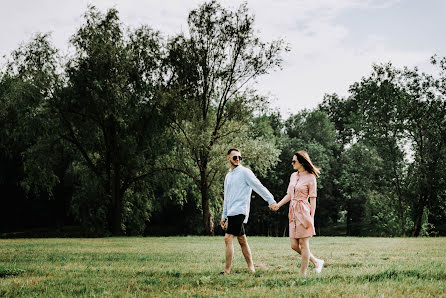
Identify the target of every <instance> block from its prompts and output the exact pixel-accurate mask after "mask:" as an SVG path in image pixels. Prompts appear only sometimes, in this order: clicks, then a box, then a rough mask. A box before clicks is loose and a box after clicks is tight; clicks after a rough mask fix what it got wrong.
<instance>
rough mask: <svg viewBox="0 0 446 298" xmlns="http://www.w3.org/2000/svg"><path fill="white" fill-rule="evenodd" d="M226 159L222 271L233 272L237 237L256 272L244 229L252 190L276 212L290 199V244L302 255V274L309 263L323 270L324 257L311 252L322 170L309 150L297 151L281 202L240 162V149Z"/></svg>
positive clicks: (250, 268) (250, 266) (233, 149)
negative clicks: (292, 171) (317, 179)
mask: <svg viewBox="0 0 446 298" xmlns="http://www.w3.org/2000/svg"><path fill="white" fill-rule="evenodd" d="M227 160H228V162H229V165H230V167H231V169H230V170H229V172H228V174H227V175H226V177H225V183H224V203H223V214H222V219H221V222H220V225H221V227H222V228H223V229H224V230H226V233H225V244H226V264H225V269H224V271H223V272H221V274H229V273H230V272H231V265H232V258H233V255H234V246H233V240H234V236H235V237H237V240H238V242H239V244H240V247H241V249H242V252H243V256H244V257H245V260H246V263H247V264H248V268H249V270H251V271H252V272H255V268H254V263H253V261H252V254H251V249H250V247H249V245H248V241H247V239H246V235H245V228H244V224H246V223H247V222H248V217H249V208H250V203H251V193H252V190H254V191H255V192H256V193H258V194H259V195H260V196H261V197H262V198H263V199H264V200H265V201H267V202H268V204H269V208H270V210H272V211H277V210H278V209H279V208H280V207H282V206H283V205H285V204H286V203H288V202H289V201H290V207H289V213H288V218H289V234H290V243H291V249H293V250H295V251H296V252H297V253H299V254H301V256H302V262H301V267H300V273H301V274H303V275H306V274H307V269H308V264H309V262H312V263H313V265H314V270H315V271H316V273H320V272H321V270H322V267H323V266H324V260H321V259H317V258H315V257H314V256H313V254H311V252H310V245H309V240H310V238H311V237H312V236H313V235H315V234H316V232H315V229H314V213H315V210H316V196H317V182H316V177H319V169H318V168H316V167H315V166H314V165H313V164H312V162H311V160H310V157H309V156H308V153H307V152H305V151H297V152H295V153H294V155H293V160H292V161H291V163H292V165H293V169H294V170H297V172H294V173H293V174H291V177H290V183H289V185H288V189H287V194H286V195H285V196H284V197H283V199H282V200H281V201H280V202H278V203H277V202H276V201H275V200H274V197H273V195H272V194H271V193H270V192H269V191H268V190H267V189H266V188H265V187H264V186H263V185H262V183H260V181H259V179H257V177H256V176H255V175H254V174H253V172H252V171H251V170H250V169H248V168H245V167H243V166H242V165H241V161H242V156H241V153H240V150H238V149H235V148H232V149H229V151H228V154H227ZM308 199H310V202H308Z"/></svg>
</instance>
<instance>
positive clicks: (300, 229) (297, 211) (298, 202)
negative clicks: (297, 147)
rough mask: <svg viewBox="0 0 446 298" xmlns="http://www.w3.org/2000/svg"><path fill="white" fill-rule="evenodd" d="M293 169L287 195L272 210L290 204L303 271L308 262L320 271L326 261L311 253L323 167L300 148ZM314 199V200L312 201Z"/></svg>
mask: <svg viewBox="0 0 446 298" xmlns="http://www.w3.org/2000/svg"><path fill="white" fill-rule="evenodd" d="M292 164H293V168H294V169H295V170H297V172H294V173H293V174H291V177H290V184H289V185H288V189H287V194H286V196H285V197H284V198H283V199H282V200H281V201H280V202H279V203H277V204H274V205H273V206H272V207H271V209H272V210H274V211H277V210H278V209H279V208H280V207H281V206H283V205H284V204H286V203H288V201H290V200H291V203H290V210H289V213H288V217H289V225H290V241H291V248H292V249H293V250H295V251H296V252H298V253H299V254H301V255H302V263H301V267H300V273H301V274H303V275H306V274H307V268H308V263H309V261H311V262H312V263H313V264H314V267H315V271H316V273H320V272H321V270H322V267H323V266H324V260H321V259H317V258H315V257H314V256H313V255H312V254H311V252H310V243H309V242H310V238H311V237H312V236H313V235H315V234H316V232H315V230H314V212H315V211H316V196H317V190H316V189H317V182H316V177H319V173H320V171H319V169H318V168H316V167H315V166H314V165H313V163H312V162H311V159H310V157H309V156H308V153H307V152H305V151H298V152H295V153H294V156H293V161H292ZM308 198H310V203H308Z"/></svg>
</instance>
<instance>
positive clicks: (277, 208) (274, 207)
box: [268, 203, 279, 211]
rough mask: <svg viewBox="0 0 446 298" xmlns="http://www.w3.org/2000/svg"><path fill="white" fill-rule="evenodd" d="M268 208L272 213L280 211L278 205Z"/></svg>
mask: <svg viewBox="0 0 446 298" xmlns="http://www.w3.org/2000/svg"><path fill="white" fill-rule="evenodd" d="M268 207H269V210H271V211H277V210H279V205H278V204H277V203H274V204H271V205H269V206H268Z"/></svg>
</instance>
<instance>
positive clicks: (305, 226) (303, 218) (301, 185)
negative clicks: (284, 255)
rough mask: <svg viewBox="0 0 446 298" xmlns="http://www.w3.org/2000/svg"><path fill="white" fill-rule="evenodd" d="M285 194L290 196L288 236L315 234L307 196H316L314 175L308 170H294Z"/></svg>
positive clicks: (303, 236)
mask: <svg viewBox="0 0 446 298" xmlns="http://www.w3.org/2000/svg"><path fill="white" fill-rule="evenodd" d="M287 194H289V195H290V196H291V201H290V210H289V212H288V218H289V225H290V238H306V237H311V236H313V235H316V231H315V230H314V222H313V219H312V218H311V214H310V210H311V209H310V208H311V205H310V203H309V202H308V198H310V197H311V198H313V197H314V198H315V197H316V196H317V182H316V176H314V175H313V174H310V173H308V172H304V173H299V172H294V173H293V174H291V177H290V184H289V185H288V189H287Z"/></svg>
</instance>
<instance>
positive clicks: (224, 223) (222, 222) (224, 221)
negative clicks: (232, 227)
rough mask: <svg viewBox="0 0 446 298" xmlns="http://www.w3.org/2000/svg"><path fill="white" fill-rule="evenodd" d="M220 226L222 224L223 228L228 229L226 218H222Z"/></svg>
mask: <svg viewBox="0 0 446 298" xmlns="http://www.w3.org/2000/svg"><path fill="white" fill-rule="evenodd" d="M220 226H221V228H222V229H223V230H226V219H222V220H221V221H220Z"/></svg>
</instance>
